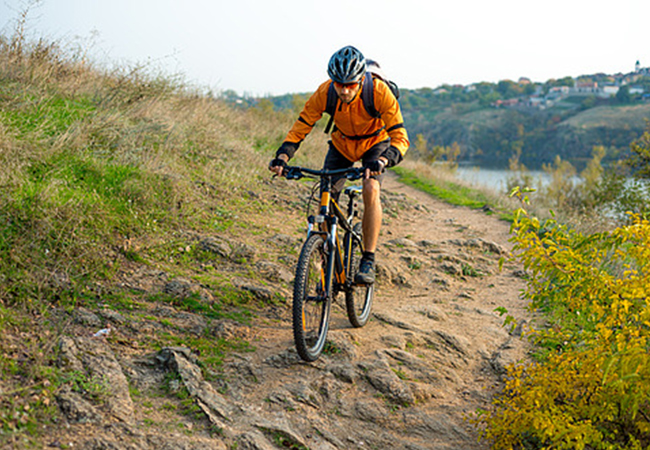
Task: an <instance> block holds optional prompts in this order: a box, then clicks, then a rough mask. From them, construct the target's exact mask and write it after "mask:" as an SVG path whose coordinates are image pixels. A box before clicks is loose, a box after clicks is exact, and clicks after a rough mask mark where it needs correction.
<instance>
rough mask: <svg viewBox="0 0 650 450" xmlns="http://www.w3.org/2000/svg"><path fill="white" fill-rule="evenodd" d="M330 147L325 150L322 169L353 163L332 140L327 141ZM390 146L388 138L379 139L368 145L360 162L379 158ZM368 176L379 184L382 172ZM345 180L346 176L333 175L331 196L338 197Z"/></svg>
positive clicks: (334, 168)
mask: <svg viewBox="0 0 650 450" xmlns="http://www.w3.org/2000/svg"><path fill="white" fill-rule="evenodd" d="M329 144H330V148H329V150H328V151H327V155H326V156H325V162H324V163H323V169H327V170H336V169H347V168H348V167H352V166H353V165H354V161H350V160H349V159H347V158H346V157H345V156H343V155H342V154H341V152H339V151H338V150H337V149H336V147H334V144H332V141H329ZM388 147H390V139H386V140H385V141H381V142H379V143H377V144H375V145H373V146H372V147H370V148H369V149H368V150H367V151H366V152H365V153H364V154H363V156H361V163H362V165H364V166H365V165H366V164H368V163H369V162H371V161H376V160H378V159H379V157H380V156H381V155H382V153H384V152H385V151H386V149H387V148H388ZM370 178H373V179H375V180H377V181H379V184H381V182H382V181H383V179H384V174H383V173H381V174H380V175H371V176H370ZM345 180H346V178H345V177H344V176H340V177H334V179H333V181H332V190H331V193H332V197H333V198H335V199H338V196H339V194H340V193H341V191H342V190H343V187H344V186H345Z"/></svg>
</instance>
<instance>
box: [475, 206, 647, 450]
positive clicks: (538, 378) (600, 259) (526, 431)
mask: <svg viewBox="0 0 650 450" xmlns="http://www.w3.org/2000/svg"><path fill="white" fill-rule="evenodd" d="M513 231H514V233H515V234H514V237H513V241H514V243H515V251H516V254H517V255H518V256H517V258H518V259H519V260H520V261H521V262H522V263H523V264H524V267H525V269H526V270H527V271H528V272H529V274H530V278H529V281H528V286H527V289H526V292H525V296H526V297H527V298H528V299H529V300H530V302H531V303H530V304H531V307H532V308H533V309H537V310H541V311H543V312H544V313H545V316H546V317H547V323H546V324H545V325H544V326H543V327H540V329H537V330H532V329H531V331H530V337H531V339H533V341H534V342H535V343H536V344H537V346H536V348H537V354H536V358H535V360H534V361H533V362H530V363H520V364H517V365H514V366H512V367H511V368H510V369H509V377H508V380H507V382H506V385H505V389H504V390H503V392H502V394H501V395H500V396H498V397H497V398H496V399H495V401H494V405H493V406H494V407H493V409H492V410H491V411H489V412H487V413H485V414H484V415H482V416H481V417H480V419H478V420H477V422H479V423H482V424H483V425H484V426H485V430H484V436H485V437H486V438H488V439H490V440H492V441H493V448H495V449H515V448H518V449H523V448H528V449H541V448H557V449H586V448H589V449H603V450H605V449H607V450H613V449H641V448H648V446H649V445H650V357H649V354H648V350H649V340H648V339H649V337H650V309H649V308H648V306H650V305H649V303H650V270H649V269H650V222H648V221H647V220H644V219H642V218H640V217H638V216H634V217H632V221H631V223H630V224H629V225H627V226H623V227H620V228H616V229H614V230H613V231H610V232H603V233H595V234H590V235H583V234H581V233H579V232H576V231H575V230H572V229H569V228H568V227H566V226H562V225H560V224H558V223H557V222H556V221H555V220H554V219H550V220H548V221H546V222H544V223H541V222H540V221H539V220H537V219H536V218H531V217H528V216H527V214H526V212H525V211H523V210H520V211H518V213H517V214H516V216H515V221H514V223H513Z"/></svg>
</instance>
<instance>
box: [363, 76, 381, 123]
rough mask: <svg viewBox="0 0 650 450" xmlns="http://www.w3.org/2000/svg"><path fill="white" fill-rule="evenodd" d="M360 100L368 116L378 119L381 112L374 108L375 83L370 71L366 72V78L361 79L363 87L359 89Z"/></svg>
mask: <svg viewBox="0 0 650 450" xmlns="http://www.w3.org/2000/svg"><path fill="white" fill-rule="evenodd" d="M361 100H363V107H364V108H366V112H367V113H368V114H370V117H373V118H375V119H379V118H380V117H381V114H380V113H379V111H377V108H375V85H374V83H373V75H372V72H366V78H365V80H363V89H362V90H361Z"/></svg>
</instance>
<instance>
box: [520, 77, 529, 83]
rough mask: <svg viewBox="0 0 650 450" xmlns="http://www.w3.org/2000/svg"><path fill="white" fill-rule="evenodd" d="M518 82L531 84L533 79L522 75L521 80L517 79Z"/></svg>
mask: <svg viewBox="0 0 650 450" xmlns="http://www.w3.org/2000/svg"><path fill="white" fill-rule="evenodd" d="M517 83H519V84H531V83H532V81H530V78H526V77H521V78H519V81H517Z"/></svg>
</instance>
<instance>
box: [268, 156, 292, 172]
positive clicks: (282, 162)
mask: <svg viewBox="0 0 650 450" xmlns="http://www.w3.org/2000/svg"><path fill="white" fill-rule="evenodd" d="M287 162H289V157H288V156H287V155H286V154H284V153H281V154H280V155H278V157H277V158H274V159H272V160H271V162H270V163H269V170H270V171H271V172H273V173H274V174H275V175H276V176H279V177H281V176H283V175H284V171H285V169H286V167H287Z"/></svg>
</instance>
